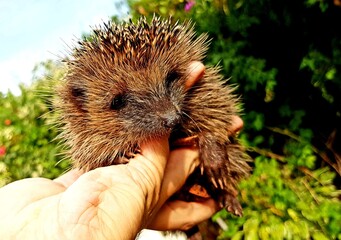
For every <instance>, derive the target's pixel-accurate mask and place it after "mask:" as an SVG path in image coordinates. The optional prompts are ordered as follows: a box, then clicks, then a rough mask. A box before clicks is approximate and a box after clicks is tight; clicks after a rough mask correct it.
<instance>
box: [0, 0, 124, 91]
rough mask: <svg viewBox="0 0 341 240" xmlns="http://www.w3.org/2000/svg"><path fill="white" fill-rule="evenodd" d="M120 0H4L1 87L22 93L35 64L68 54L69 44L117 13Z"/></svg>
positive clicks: (1, 9) (0, 39)
mask: <svg viewBox="0 0 341 240" xmlns="http://www.w3.org/2000/svg"><path fill="white" fill-rule="evenodd" d="M118 1H119V0H92V1H91V0H24V1H20V0H0V91H1V92H7V91H8V89H10V90H11V92H13V93H15V94H18V93H19V89H18V84H19V83H20V82H21V83H25V84H29V83H30V82H31V79H32V69H33V68H34V66H35V64H37V63H39V62H41V61H44V60H47V59H57V58H58V56H61V55H64V53H65V52H66V50H67V44H69V45H72V42H73V41H74V40H75V39H77V38H79V37H80V36H81V35H82V33H85V32H89V30H90V26H94V25H98V24H100V23H101V22H102V21H106V20H108V19H109V17H110V16H112V15H115V14H123V15H125V16H126V15H127V12H128V10H127V7H125V6H123V7H121V8H119V7H118V5H117V2H118Z"/></svg>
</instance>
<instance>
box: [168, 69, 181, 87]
mask: <svg viewBox="0 0 341 240" xmlns="http://www.w3.org/2000/svg"><path fill="white" fill-rule="evenodd" d="M179 78H180V74H179V73H177V72H175V71H172V72H169V73H168V75H167V77H166V85H167V86H168V87H169V85H170V84H172V83H173V82H174V81H175V80H177V79H179Z"/></svg>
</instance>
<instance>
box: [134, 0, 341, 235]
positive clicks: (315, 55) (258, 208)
mask: <svg viewBox="0 0 341 240" xmlns="http://www.w3.org/2000/svg"><path fill="white" fill-rule="evenodd" d="M190 2H191V4H190V5H189V3H190ZM129 4H130V6H131V8H132V13H133V16H134V17H135V18H137V17H138V16H139V15H141V14H142V15H146V16H147V18H151V16H152V15H153V14H154V13H156V14H158V15H161V16H164V17H167V16H168V15H169V14H171V15H173V17H174V21H176V20H177V19H180V20H182V21H183V20H187V19H192V21H193V22H194V23H195V29H196V31H197V32H198V33H202V32H208V34H209V36H210V37H211V38H212V42H211V47H210V50H209V52H208V56H207V59H206V64H208V65H216V64H219V65H221V66H222V72H223V74H224V75H225V76H226V78H229V77H231V80H230V82H231V83H236V84H238V85H239V88H238V93H239V94H241V96H242V99H243V103H244V110H245V111H244V112H245V113H244V116H243V119H244V122H245V127H244V131H243V133H242V134H241V135H240V137H241V139H242V141H243V143H244V144H246V145H247V146H248V147H249V149H250V154H251V155H252V156H253V157H254V159H255V161H254V171H253V174H252V176H251V177H250V178H249V179H247V180H245V181H243V182H242V183H241V184H240V191H241V200H242V202H243V205H244V216H243V217H242V218H236V217H233V216H231V215H230V214H228V213H227V212H226V211H221V212H219V213H218V214H217V215H216V216H215V217H214V218H213V219H214V220H217V219H218V218H222V219H224V220H225V221H226V223H227V226H228V228H227V229H226V230H225V231H221V232H220V236H219V238H220V239H230V238H231V239H311V238H312V239H337V238H341V228H340V222H341V204H340V200H339V197H340V190H338V189H337V187H336V186H339V181H340V175H339V174H340V173H341V162H340V159H341V158H340V149H341V148H340V135H339V132H340V130H341V126H340V123H341V119H340V117H341V109H340V108H341V104H340V103H341V94H340V93H341V71H340V70H341V68H340V65H341V54H340V50H341V34H340V31H337V30H336V29H338V23H339V22H341V8H340V7H338V6H335V5H333V4H332V3H331V2H330V1H314V0H312V1H284V0H280V1H274V0H264V1H255V0H250V1H238V0H237V1H233V0H228V1H217V0H195V1H192V0H188V1H182V0H178V1H175V0H174V1H165V0H162V1H153V0H152V1H151V0H135V1H134V0H131V1H129ZM189 6H191V7H190V9H189ZM338 159H339V160H338Z"/></svg>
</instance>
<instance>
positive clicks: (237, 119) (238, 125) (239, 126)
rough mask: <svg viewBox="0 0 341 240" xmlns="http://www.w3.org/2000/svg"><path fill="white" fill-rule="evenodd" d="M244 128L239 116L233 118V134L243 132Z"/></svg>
mask: <svg viewBox="0 0 341 240" xmlns="http://www.w3.org/2000/svg"><path fill="white" fill-rule="evenodd" d="M243 127H244V122H243V120H242V119H241V118H240V117H239V116H236V115H235V116H233V117H232V127H231V133H233V134H235V133H237V132H239V131H240V130H242V128H243Z"/></svg>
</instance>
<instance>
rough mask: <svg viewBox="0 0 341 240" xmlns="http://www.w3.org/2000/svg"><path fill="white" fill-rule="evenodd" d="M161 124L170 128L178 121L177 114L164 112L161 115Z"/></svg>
mask: <svg viewBox="0 0 341 240" xmlns="http://www.w3.org/2000/svg"><path fill="white" fill-rule="evenodd" d="M161 120H162V124H163V126H164V127H165V128H169V129H172V128H174V127H175V126H176V125H177V124H178V123H179V122H180V116H179V115H178V114H165V115H163V116H161Z"/></svg>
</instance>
